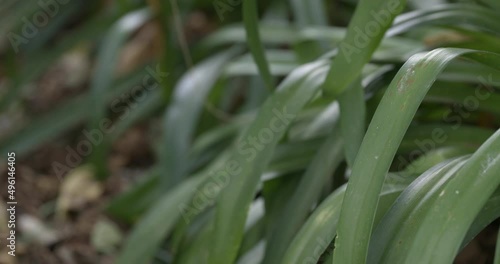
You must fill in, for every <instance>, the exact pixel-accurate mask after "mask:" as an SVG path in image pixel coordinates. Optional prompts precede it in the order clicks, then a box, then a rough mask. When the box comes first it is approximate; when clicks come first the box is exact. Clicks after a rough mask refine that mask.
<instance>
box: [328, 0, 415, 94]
mask: <svg viewBox="0 0 500 264" xmlns="http://www.w3.org/2000/svg"><path fill="white" fill-rule="evenodd" d="M405 5H406V1H405V0H390V1H384V0H361V1H359V3H358V5H357V7H356V12H355V13H354V16H353V18H352V19H351V21H350V23H349V28H348V30H347V33H346V36H345V38H344V40H342V42H341V43H340V44H339V48H338V55H337V56H336V57H335V58H334V59H333V61H332V66H331V68H330V72H329V73H328V76H327V78H326V80H325V84H324V87H323V90H324V92H325V93H326V94H327V95H330V96H335V95H340V94H341V93H343V92H344V90H345V89H346V88H347V87H348V86H349V85H350V84H351V83H352V82H353V81H354V80H356V78H358V77H359V75H360V74H361V70H362V68H363V66H364V65H365V64H366V63H367V62H368V61H370V59H371V57H372V54H373V52H375V50H376V49H377V47H378V46H379V44H380V42H381V41H382V38H383V37H384V34H385V32H386V31H387V29H389V28H390V27H391V24H392V21H393V20H394V18H395V17H396V16H397V15H398V14H399V13H400V12H401V11H403V9H404V7H405ZM361 39H362V40H361Z"/></svg>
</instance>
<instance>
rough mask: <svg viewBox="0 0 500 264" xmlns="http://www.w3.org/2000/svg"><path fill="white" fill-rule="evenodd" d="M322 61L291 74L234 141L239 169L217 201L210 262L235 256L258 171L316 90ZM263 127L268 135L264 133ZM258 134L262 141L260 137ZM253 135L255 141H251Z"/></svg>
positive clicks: (264, 165)
mask: <svg viewBox="0 0 500 264" xmlns="http://www.w3.org/2000/svg"><path fill="white" fill-rule="evenodd" d="M324 64H325V62H324V61H320V62H316V63H313V64H306V65H304V66H302V67H300V68H298V69H297V70H295V71H294V72H293V73H292V74H290V75H289V76H288V78H287V79H286V80H285V81H284V82H283V83H282V84H281V87H280V88H278V89H277V91H276V92H275V93H274V94H273V95H271V96H270V97H269V99H268V100H267V101H266V102H265V103H264V105H263V106H262V107H261V109H260V111H259V114H258V115H257V117H256V119H255V120H254V122H253V123H252V124H251V125H250V127H249V128H248V129H247V130H246V132H245V133H244V134H243V135H242V136H241V137H240V139H239V140H238V141H237V146H238V149H235V150H233V152H232V155H231V156H232V162H231V164H236V165H235V166H236V167H238V168H239V169H238V170H237V171H238V173H237V174H236V175H233V177H231V178H230V179H229V183H228V185H227V186H225V188H224V189H223V190H222V192H221V194H220V195H219V197H218V198H217V201H216V218H215V229H214V232H213V234H212V237H213V242H212V245H211V246H212V247H211V251H210V258H209V263H214V264H215V263H231V262H232V261H234V260H235V258H236V253H237V252H238V248H239V245H240V243H241V239H242V235H243V233H242V231H243V225H244V223H245V219H246V215H247V210H248V206H249V205H250V202H251V201H252V199H253V196H254V192H255V190H256V187H257V184H258V183H259V179H260V175H261V173H262V172H263V171H264V169H265V167H266V165H267V164H268V163H269V161H270V159H271V157H272V153H273V150H274V148H275V146H276V144H277V142H278V141H279V139H281V137H282V136H283V135H284V133H285V131H286V127H288V125H289V124H290V122H291V121H292V120H293V118H295V116H296V115H297V114H298V112H299V111H300V110H301V109H302V108H303V107H304V105H305V104H306V103H307V102H308V101H309V100H310V99H311V98H312V97H313V95H314V94H315V93H316V92H317V91H318V90H317V89H318V85H319V84H318V82H319V81H322V77H323V76H324V74H325V65H324ZM280 120H281V121H280ZM278 121H279V122H280V123H281V124H280V126H279V127H277V126H276V125H274V124H275V123H277V122H278ZM271 128H273V129H274V130H271ZM263 131H264V132H265V133H266V134H267V135H263V134H262V133H264V132H263ZM260 137H262V138H263V140H264V141H261V140H260ZM255 139H257V140H258V141H257V142H256V143H252V142H255ZM264 142H265V143H264ZM228 164H229V163H228ZM235 166H233V167H235ZM225 170H226V169H225V168H219V169H218V170H215V172H216V173H222V172H224V171H225ZM229 216H231V217H229Z"/></svg>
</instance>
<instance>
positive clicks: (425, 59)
mask: <svg viewBox="0 0 500 264" xmlns="http://www.w3.org/2000/svg"><path fill="white" fill-rule="evenodd" d="M465 54H467V56H468V57H469V58H472V59H474V60H478V61H480V62H484V63H486V64H488V65H489V66H491V67H495V68H498V65H496V66H495V63H498V61H499V57H500V56H498V55H496V54H492V53H486V52H478V51H472V50H463V49H437V50H434V51H431V52H429V53H428V54H426V55H422V54H418V55H415V56H413V57H412V58H410V60H409V61H408V62H407V63H406V64H405V65H404V66H403V67H402V68H401V70H400V71H399V72H398V74H397V75H396V77H395V79H394V80H393V82H392V83H391V85H390V86H389V88H388V90H387V91H386V93H385V95H384V98H383V99H382V101H381V102H380V105H379V107H378V109H377V111H376V112H375V115H374V117H373V119H372V122H371V124H370V126H369V128H368V131H367V133H366V135H365V138H364V139H363V143H362V145H361V148H360V151H359V154H358V156H357V158H356V161H355V163H354V167H353V169H352V174H351V178H350V180H349V184H348V187H347V192H346V198H345V199H344V203H343V205H342V215H341V218H340V222H339V232H338V237H337V240H336V247H335V254H334V262H336V263H353V264H358V263H359V264H361V263H365V260H366V254H367V249H368V242H369V241H370V236H371V233H372V227H373V220H374V216H375V210H376V208H377V197H378V194H379V193H380V190H381V188H382V183H383V179H384V175H385V174H386V173H387V171H388V170H389V167H390V165H391V162H392V159H393V158H394V155H395V153H396V151H397V148H398V146H399V144H400V143H401V140H402V138H403V136H404V133H405V132H406V130H407V129H408V126H409V125H410V122H411V120H412V118H413V116H414V115H415V113H416V111H417V109H418V106H419V105H420V103H421V102H422V100H423V98H424V97H425V94H426V93H427V91H428V90H429V88H430V87H431V86H432V84H433V82H434V81H435V80H436V78H437V75H438V74H439V73H440V72H441V71H442V70H443V69H444V67H445V66H446V65H447V64H448V63H449V62H450V61H452V60H453V59H455V58H456V57H458V56H460V55H465ZM360 194H363V195H360Z"/></svg>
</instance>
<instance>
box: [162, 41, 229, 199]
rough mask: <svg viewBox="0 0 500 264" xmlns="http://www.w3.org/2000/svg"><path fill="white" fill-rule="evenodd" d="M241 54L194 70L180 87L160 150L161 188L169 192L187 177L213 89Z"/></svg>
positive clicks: (222, 56) (218, 57) (216, 58)
mask: <svg viewBox="0 0 500 264" xmlns="http://www.w3.org/2000/svg"><path fill="white" fill-rule="evenodd" d="M237 53H238V50H235V49H231V50H229V51H226V52H222V53H220V54H217V55H215V56H213V57H211V58H209V59H206V60H205V61H203V62H201V63H200V64H198V65H197V66H196V67H194V68H193V69H191V70H190V71H189V72H188V73H187V74H186V75H185V76H184V77H183V78H181V80H180V81H179V83H178V84H177V86H176V88H175V90H174V94H173V96H172V100H171V102H170V104H169V107H168V109H167V110H166V113H165V117H164V125H163V129H164V132H163V133H164V136H163V144H162V148H161V149H160V161H161V163H160V174H161V175H162V179H161V181H160V182H161V188H162V189H163V190H166V189H169V188H171V187H173V186H174V185H176V184H178V183H179V182H181V181H182V180H183V178H184V177H185V176H186V173H187V169H188V162H187V160H188V155H189V151H190V144H191V141H192V140H193V136H194V133H195V131H196V124H197V122H198V119H199V117H200V115H201V112H202V110H203V109H204V108H203V106H204V101H205V99H206V96H207V95H208V93H209V91H210V89H211V88H212V87H213V86H214V84H215V82H216V81H217V79H219V77H220V74H221V72H222V68H223V66H224V65H225V64H226V63H227V62H228V61H229V60H231V59H232V58H233V57H234V56H235V55H236V54H237Z"/></svg>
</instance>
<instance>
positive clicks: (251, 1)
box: [243, 0, 274, 91]
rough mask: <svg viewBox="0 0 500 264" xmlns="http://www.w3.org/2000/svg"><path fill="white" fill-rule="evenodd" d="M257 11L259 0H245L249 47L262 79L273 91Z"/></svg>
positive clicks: (244, 17)
mask: <svg viewBox="0 0 500 264" xmlns="http://www.w3.org/2000/svg"><path fill="white" fill-rule="evenodd" d="M257 11H258V10H257V1H255V0H244V1H243V22H244V23H245V30H246V35H247V43H248V47H249V48H250V51H251V52H252V56H253V59H254V61H255V64H257V67H258V68H259V72H260V75H261V77H262V79H264V83H265V84H266V86H267V88H268V89H269V90H270V91H271V90H273V89H274V84H273V77H272V76H271V71H270V70H269V64H268V62H267V59H266V53H265V52H264V46H263V44H262V42H261V40H260V32H259V15H258V12H257Z"/></svg>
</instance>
